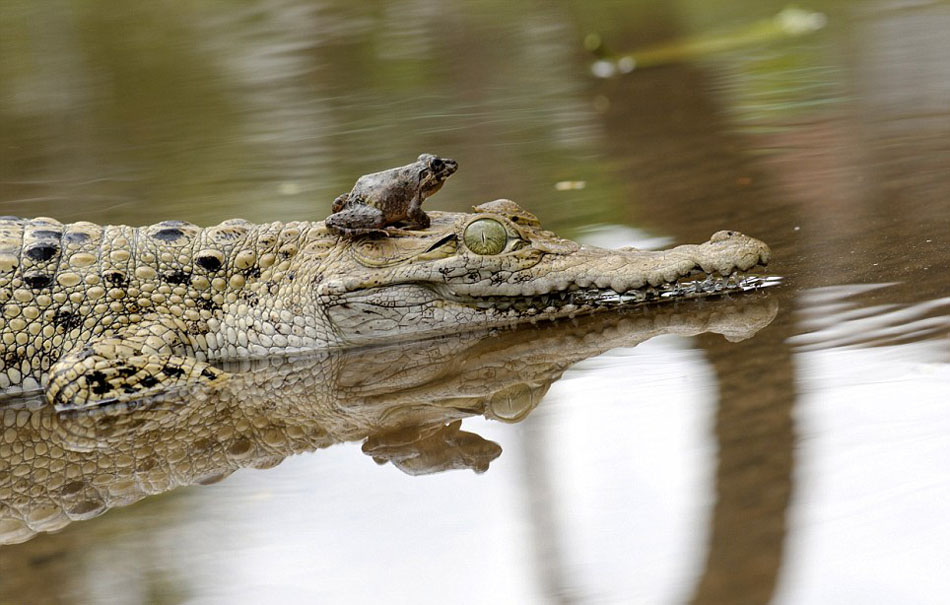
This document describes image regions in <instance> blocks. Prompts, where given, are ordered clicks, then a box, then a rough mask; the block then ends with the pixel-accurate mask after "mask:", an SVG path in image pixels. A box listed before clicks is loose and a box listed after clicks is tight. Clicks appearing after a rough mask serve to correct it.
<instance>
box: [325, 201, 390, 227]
mask: <svg viewBox="0 0 950 605" xmlns="http://www.w3.org/2000/svg"><path fill="white" fill-rule="evenodd" d="M326 226H327V227H329V228H330V229H332V230H334V231H337V232H339V233H342V234H343V235H359V234H361V233H373V232H376V231H379V232H383V233H385V229H384V227H385V226H386V216H385V215H384V214H383V211H382V210H379V209H378V208H373V207H372V206H367V205H366V204H357V205H353V206H350V207H349V208H347V209H346V210H341V211H340V212H336V213H334V214H331V215H330V216H328V217H327V220H326Z"/></svg>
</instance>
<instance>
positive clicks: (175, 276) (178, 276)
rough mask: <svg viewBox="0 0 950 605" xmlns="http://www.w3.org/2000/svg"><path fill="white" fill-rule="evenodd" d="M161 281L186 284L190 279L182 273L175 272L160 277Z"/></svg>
mask: <svg viewBox="0 0 950 605" xmlns="http://www.w3.org/2000/svg"><path fill="white" fill-rule="evenodd" d="M162 279H164V280H165V281H167V282H168V283H170V284H179V285H181V284H187V283H188V282H189V281H190V279H191V278H190V277H189V276H188V274H187V273H185V272H184V271H175V272H174V273H166V274H164V275H162Z"/></svg>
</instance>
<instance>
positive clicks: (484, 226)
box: [462, 218, 508, 255]
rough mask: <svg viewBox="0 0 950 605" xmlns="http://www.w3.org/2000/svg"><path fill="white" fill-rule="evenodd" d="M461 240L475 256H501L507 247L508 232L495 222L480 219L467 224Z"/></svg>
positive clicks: (488, 219)
mask: <svg viewBox="0 0 950 605" xmlns="http://www.w3.org/2000/svg"><path fill="white" fill-rule="evenodd" d="M462 240H463V241H464V242H465V245H466V246H467V247H468V249H469V250H471V251H472V252H474V253H475V254H482V255H490V254H501V252H502V251H503V250H504V249H505V246H507V245H508V231H507V230H506V229H505V226H504V225H502V224H501V223H499V222H498V221H496V220H493V219H490V218H480V219H478V220H477V221H472V222H471V223H469V224H468V227H466V228H465V233H463V234H462Z"/></svg>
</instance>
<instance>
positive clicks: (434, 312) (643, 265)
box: [324, 231, 771, 345]
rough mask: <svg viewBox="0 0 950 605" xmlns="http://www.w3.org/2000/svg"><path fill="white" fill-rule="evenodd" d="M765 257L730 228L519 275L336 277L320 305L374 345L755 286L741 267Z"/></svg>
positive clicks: (571, 257)
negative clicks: (364, 283) (449, 329)
mask: <svg viewBox="0 0 950 605" xmlns="http://www.w3.org/2000/svg"><path fill="white" fill-rule="evenodd" d="M770 255H771V253H770V251H769V249H768V247H767V246H766V245H765V244H764V243H762V242H760V241H759V240H756V239H754V238H751V237H748V236H745V235H742V234H739V233H736V232H731V231H729V232H726V231H723V232H719V233H717V234H715V235H714V236H713V237H712V238H711V239H710V241H708V242H706V243H704V244H699V245H686V246H679V247H677V248H673V249H671V250H667V251H661V252H650V251H642V250H635V249H621V250H605V249H601V248H595V247H589V246H579V247H578V248H577V249H576V250H575V251H574V252H571V253H568V254H563V255H557V254H551V255H545V256H544V257H542V258H541V259H540V260H539V261H538V262H537V263H536V264H533V265H532V266H530V267H526V268H523V269H521V270H519V271H516V272H512V271H510V270H508V269H506V268H502V269H500V270H496V271H494V272H493V271H491V270H488V269H486V268H485V266H484V265H483V266H482V270H481V272H479V273H472V272H470V273H469V274H467V275H466V276H464V277H461V276H456V277H452V276H451V274H449V273H447V272H445V271H444V270H443V271H439V270H438V269H439V268H438V267H435V270H433V271H428V272H425V271H416V273H421V274H425V275H427V278H423V279H419V278H416V279H411V280H404V281H401V280H397V281H396V282H395V283H390V284H388V285H373V286H371V287H361V286H360V285H358V284H357V283H350V284H344V283H341V284H339V286H338V294H339V296H334V297H333V299H334V300H332V301H331V300H327V301H325V302H324V309H325V312H326V315H327V319H328V320H329V322H330V324H331V325H332V326H333V331H334V332H335V333H336V335H337V336H338V338H339V339H340V341H341V342H342V343H344V344H346V345H353V344H372V343H376V342H386V341H389V340H392V339H400V338H408V337H413V338H418V337H425V336H432V335H437V334H440V333H444V331H445V326H446V325H447V324H455V326H456V329H457V330H466V329H476V328H485V327H491V326H501V325H512V324H517V323H523V322H537V321H539V320H548V319H549V320H555V319H559V318H564V317H575V316H577V315H581V314H587V313H593V312H597V311H602V310H609V309H618V308H624V307H632V306H636V305H640V304H646V303H654V302H664V301H675V300H684V299H689V298H698V297H705V296H713V295H719V294H724V293H729V292H739V291H744V290H748V289H753V288H756V287H759V286H760V285H765V282H763V281H762V280H761V278H756V277H754V276H748V275H746V274H745V272H746V271H748V270H750V269H753V268H756V267H761V266H764V265H765V264H767V263H768V261H769V258H770ZM417 269H420V270H421V269H422V268H421V267H417ZM515 276H517V277H515ZM503 278H507V279H503Z"/></svg>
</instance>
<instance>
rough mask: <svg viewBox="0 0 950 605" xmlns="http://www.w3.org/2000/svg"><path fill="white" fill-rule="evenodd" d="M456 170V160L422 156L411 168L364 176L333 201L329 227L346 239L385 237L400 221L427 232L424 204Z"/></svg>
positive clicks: (328, 219) (428, 154) (427, 221)
mask: <svg viewBox="0 0 950 605" xmlns="http://www.w3.org/2000/svg"><path fill="white" fill-rule="evenodd" d="M457 169H458V163H457V162H456V161H455V160H450V159H448V158H440V157H437V156H434V155H432V154H431V153H423V154H422V155H420V156H419V158H418V159H417V160H416V161H415V162H413V163H412V164H408V165H406V166H400V167H399V168H391V169H389V170H384V171H382V172H374V173H373V174H365V175H363V176H361V177H360V178H359V179H357V181H356V184H355V185H353V189H352V191H350V192H349V193H344V194H343V195H341V196H340V197H338V198H336V200H334V202H333V214H331V215H330V216H328V217H327V220H326V226H327V227H329V228H330V229H331V230H332V231H336V232H338V233H341V234H343V235H358V234H361V233H372V232H374V231H378V232H382V233H386V231H385V230H384V227H387V226H389V225H392V224H393V223H398V222H399V221H407V222H408V223H409V227H410V228H415V229H425V228H426V227H428V226H429V217H428V216H427V215H426V213H425V212H423V211H422V202H423V201H425V199H426V198H427V197H429V196H430V195H432V194H434V193H435V192H436V191H438V190H439V189H440V188H441V187H442V183H444V182H445V179H447V178H449V177H450V176H452V174H454V173H455V171H456V170H457Z"/></svg>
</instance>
